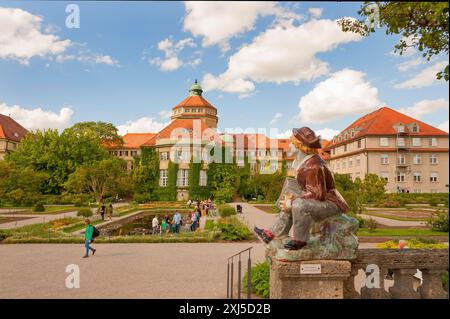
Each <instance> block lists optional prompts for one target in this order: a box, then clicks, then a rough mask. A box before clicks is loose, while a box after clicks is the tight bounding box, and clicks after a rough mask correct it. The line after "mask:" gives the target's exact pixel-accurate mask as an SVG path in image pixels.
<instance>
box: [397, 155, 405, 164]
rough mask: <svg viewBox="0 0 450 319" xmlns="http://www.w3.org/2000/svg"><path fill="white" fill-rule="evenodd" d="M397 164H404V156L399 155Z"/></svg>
mask: <svg viewBox="0 0 450 319" xmlns="http://www.w3.org/2000/svg"><path fill="white" fill-rule="evenodd" d="M397 163H398V164H406V156H405V155H403V154H399V155H398V158H397Z"/></svg>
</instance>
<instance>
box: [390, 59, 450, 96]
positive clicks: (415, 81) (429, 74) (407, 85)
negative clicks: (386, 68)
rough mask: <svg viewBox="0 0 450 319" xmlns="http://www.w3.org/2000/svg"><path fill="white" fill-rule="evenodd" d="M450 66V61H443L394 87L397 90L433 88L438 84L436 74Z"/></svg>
mask: <svg viewBox="0 0 450 319" xmlns="http://www.w3.org/2000/svg"><path fill="white" fill-rule="evenodd" d="M447 65H448V61H441V62H437V63H435V64H433V65H432V66H429V67H428V68H426V69H424V70H422V71H421V72H420V73H419V74H417V75H415V76H414V77H412V78H411V79H409V80H407V81H404V82H402V83H397V84H395V85H394V87H395V88H397V89H419V88H423V87H427V86H431V85H433V84H434V83H436V82H438V80H437V79H436V74H437V73H438V72H440V71H442V70H444V67H445V66H447Z"/></svg>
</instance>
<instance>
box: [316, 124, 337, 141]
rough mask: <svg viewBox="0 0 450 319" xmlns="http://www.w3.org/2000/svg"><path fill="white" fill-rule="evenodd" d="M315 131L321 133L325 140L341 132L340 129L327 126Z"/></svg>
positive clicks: (317, 133)
mask: <svg viewBox="0 0 450 319" xmlns="http://www.w3.org/2000/svg"><path fill="white" fill-rule="evenodd" d="M315 133H316V135H320V137H321V138H322V139H324V140H331V139H332V138H333V137H335V136H336V135H338V134H339V131H338V130H333V129H331V128H328V127H326V128H323V129H320V130H317V131H315Z"/></svg>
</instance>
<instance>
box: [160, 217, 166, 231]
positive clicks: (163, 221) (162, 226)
mask: <svg viewBox="0 0 450 319" xmlns="http://www.w3.org/2000/svg"><path fill="white" fill-rule="evenodd" d="M166 228H167V221H166V219H165V218H163V220H162V221H161V234H163V233H166Z"/></svg>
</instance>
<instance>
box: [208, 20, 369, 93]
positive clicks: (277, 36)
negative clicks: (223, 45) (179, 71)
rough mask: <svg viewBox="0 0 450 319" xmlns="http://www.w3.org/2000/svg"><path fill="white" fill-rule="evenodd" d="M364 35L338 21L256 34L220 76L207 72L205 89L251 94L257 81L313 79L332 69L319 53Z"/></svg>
mask: <svg viewBox="0 0 450 319" xmlns="http://www.w3.org/2000/svg"><path fill="white" fill-rule="evenodd" d="M360 39H361V36H359V35H358V34H355V33H352V32H342V31H341V29H340V27H339V26H338V24H337V23H336V21H333V20H310V21H308V22H306V23H304V24H302V25H299V26H294V25H293V24H290V25H289V26H281V25H276V26H274V27H272V28H270V29H268V30H266V31H264V32H262V33H261V34H260V35H258V36H256V37H255V38H254V39H253V41H252V43H250V44H246V45H244V46H242V47H241V48H240V49H239V50H238V51H237V52H236V53H235V54H234V55H232V56H231V57H230V58H229V61H228V69H227V70H226V71H225V72H224V73H222V74H220V75H218V76H216V77H215V76H213V75H212V74H206V75H205V76H204V77H203V81H202V86H203V89H204V90H205V91H209V90H214V89H217V90H222V91H225V92H231V93H241V94H242V93H249V92H251V91H253V90H254V89H255V84H254V82H257V83H258V82H275V83H278V84H281V83H285V82H294V83H296V84H298V83H300V82H301V81H311V80H313V79H316V78H318V77H320V76H322V75H325V74H327V73H328V72H329V66H328V63H326V62H324V61H322V60H320V59H318V58H317V57H316V56H315V55H316V54H317V53H320V52H327V51H331V50H333V49H334V48H336V47H337V46H338V45H339V44H342V43H347V42H352V41H359V40H360Z"/></svg>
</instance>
